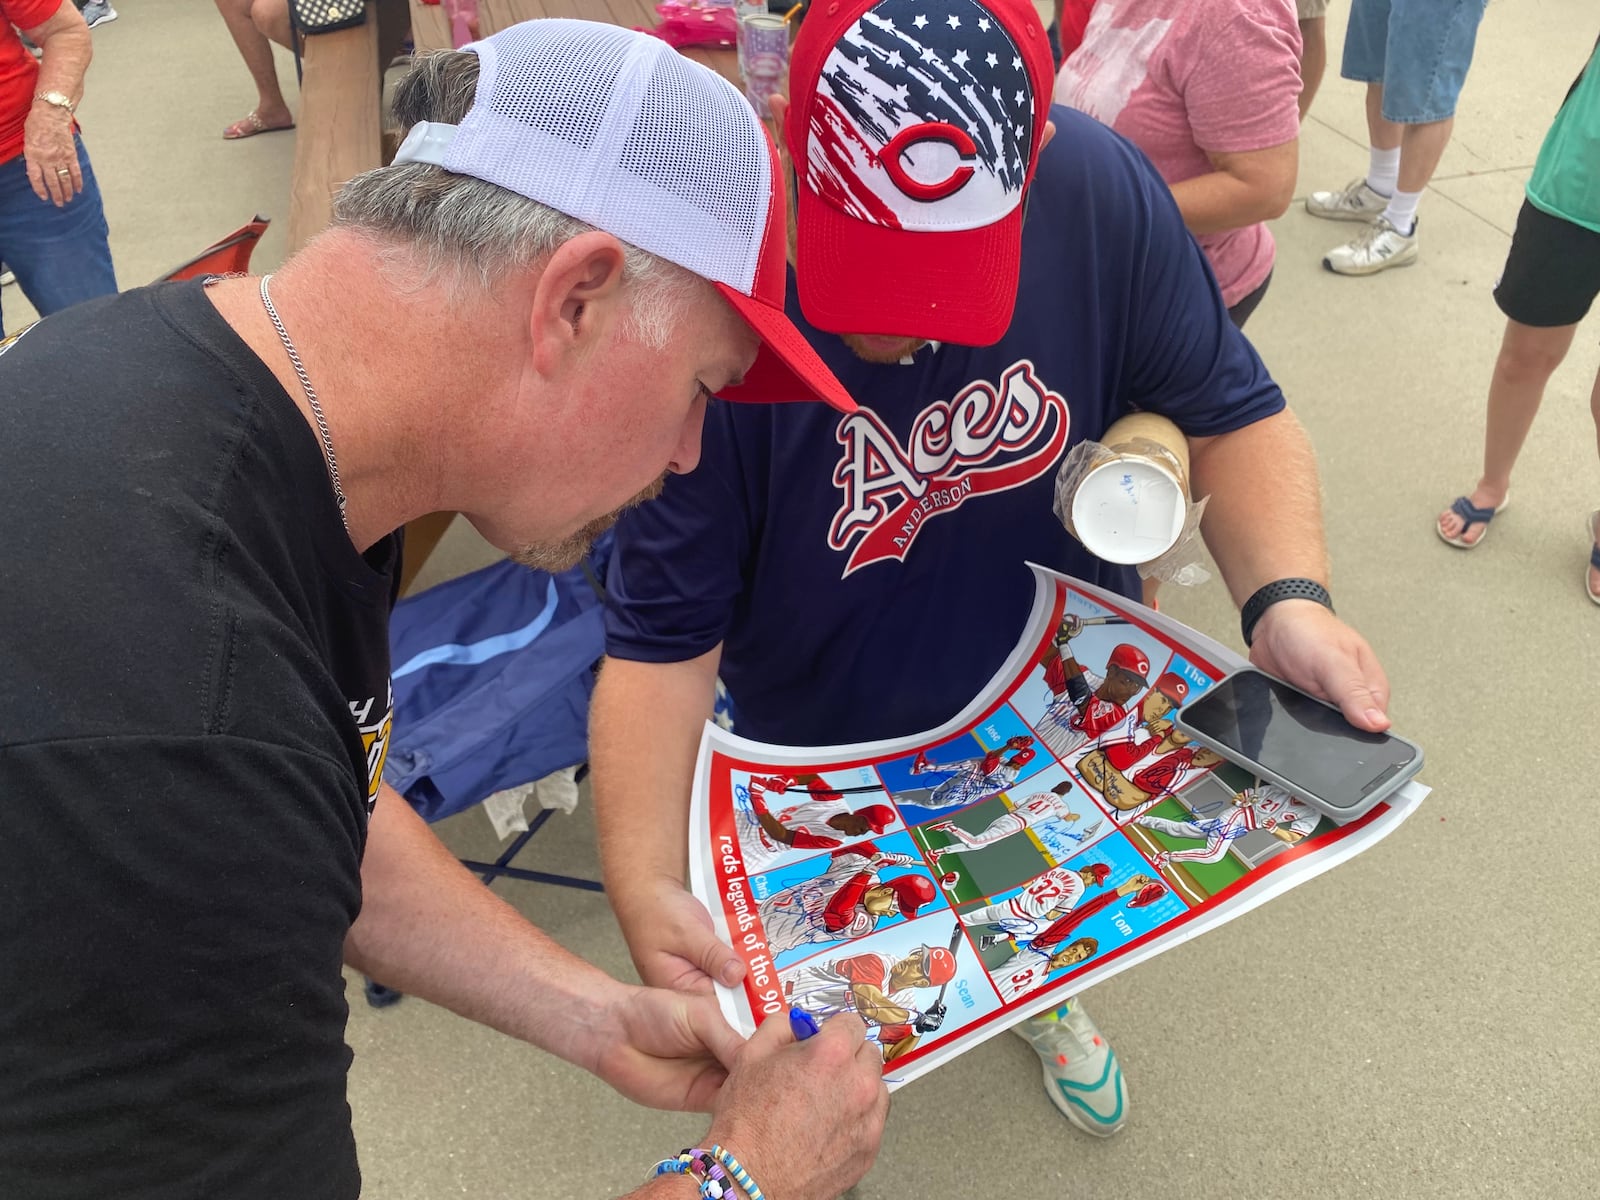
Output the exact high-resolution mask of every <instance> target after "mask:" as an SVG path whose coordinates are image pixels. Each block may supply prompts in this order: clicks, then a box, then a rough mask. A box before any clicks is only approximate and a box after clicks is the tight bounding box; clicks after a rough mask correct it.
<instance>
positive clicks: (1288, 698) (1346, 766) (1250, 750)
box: [1173, 667, 1422, 821]
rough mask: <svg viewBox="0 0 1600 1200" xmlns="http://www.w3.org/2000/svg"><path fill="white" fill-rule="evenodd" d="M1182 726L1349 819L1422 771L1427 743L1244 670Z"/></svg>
mask: <svg viewBox="0 0 1600 1200" xmlns="http://www.w3.org/2000/svg"><path fill="white" fill-rule="evenodd" d="M1173 720H1174V722H1175V723H1176V724H1177V726H1178V728H1179V729H1181V730H1182V731H1183V732H1184V733H1186V734H1188V735H1189V736H1190V737H1192V738H1193V739H1194V740H1195V741H1197V742H1199V743H1200V744H1201V745H1203V746H1209V747H1211V749H1213V750H1215V751H1216V752H1217V753H1218V754H1220V755H1222V756H1223V757H1224V758H1226V759H1228V760H1229V761H1230V762H1234V763H1237V764H1238V765H1239V766H1241V767H1245V768H1246V769H1248V770H1251V771H1254V772H1255V773H1256V774H1257V775H1259V776H1261V778H1262V779H1264V780H1266V781H1267V782H1268V783H1275V784H1277V785H1278V786H1279V787H1281V788H1283V789H1284V790H1285V791H1287V792H1290V793H1292V794H1293V795H1296V796H1299V797H1300V798H1301V799H1302V800H1304V801H1305V802H1306V803H1308V804H1310V805H1312V806H1313V807H1314V808H1317V809H1319V810H1320V811H1322V812H1324V813H1326V814H1327V815H1328V816H1330V817H1333V818H1334V819H1335V820H1339V821H1347V820H1349V819H1350V818H1352V817H1359V816H1360V815H1361V814H1362V813H1364V812H1366V811H1367V810H1368V809H1370V808H1372V807H1373V805H1375V804H1377V803H1379V802H1380V801H1382V800H1384V799H1385V798H1387V797H1388V796H1390V795H1391V794H1393V792H1394V791H1395V789H1396V788H1398V787H1399V786H1400V785H1401V784H1403V783H1404V782H1405V781H1406V780H1408V779H1410V778H1411V777H1412V776H1413V775H1415V774H1416V773H1417V772H1418V771H1419V770H1421V768H1422V747H1420V746H1418V745H1417V744H1416V743H1415V742H1408V741H1407V740H1406V739H1405V738H1402V737H1396V736H1395V735H1394V734H1392V733H1368V732H1366V731H1365V730H1362V729H1357V728H1356V727H1355V726H1354V725H1351V724H1350V723H1349V722H1348V721H1346V720H1345V719H1344V714H1343V713H1341V712H1340V711H1339V710H1338V709H1337V708H1334V707H1333V706H1332V705H1330V704H1324V703H1323V702H1322V701H1321V700H1318V699H1316V698H1315V697H1313V696H1308V695H1306V693H1304V692H1302V691H1301V690H1300V689H1299V688H1295V687H1291V686H1289V685H1288V684H1287V683H1284V682H1283V681H1282V680H1279V679H1274V678H1273V677H1272V676H1271V675H1268V674H1266V673H1265V672H1262V671H1258V670H1256V669H1255V668H1254V667H1242V668H1240V669H1239V670H1237V671H1235V672H1234V673H1233V674H1231V675H1229V676H1227V677H1226V678H1225V679H1222V680H1221V681H1219V682H1218V683H1215V684H1213V685H1212V686H1211V687H1210V688H1209V689H1207V690H1206V691H1205V692H1202V693H1201V694H1200V695H1199V696H1197V697H1196V698H1195V699H1193V700H1191V701H1190V702H1189V703H1188V704H1186V705H1184V706H1183V707H1182V708H1181V709H1179V710H1178V713H1177V715H1176V716H1175V717H1174V718H1173Z"/></svg>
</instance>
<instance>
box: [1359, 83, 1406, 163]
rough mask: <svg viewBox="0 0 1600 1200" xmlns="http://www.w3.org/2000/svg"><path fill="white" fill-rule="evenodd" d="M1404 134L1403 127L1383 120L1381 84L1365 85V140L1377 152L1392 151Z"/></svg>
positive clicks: (1404, 128)
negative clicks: (1375, 148) (1376, 149)
mask: <svg viewBox="0 0 1600 1200" xmlns="http://www.w3.org/2000/svg"><path fill="white" fill-rule="evenodd" d="M1405 132H1406V127H1405V126H1404V125H1396V124H1395V123H1394V122H1393V121H1385V120H1384V119H1383V84H1381V83H1369V84H1367V140H1368V141H1370V142H1371V143H1372V144H1373V145H1374V146H1376V147H1377V148H1378V149H1379V150H1394V149H1397V148H1398V147H1399V145H1400V141H1401V139H1402V138H1404V137H1405Z"/></svg>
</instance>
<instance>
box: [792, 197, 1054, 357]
mask: <svg viewBox="0 0 1600 1200" xmlns="http://www.w3.org/2000/svg"><path fill="white" fill-rule="evenodd" d="M799 192H800V197H799V199H800V204H799V214H798V219H797V222H796V223H797V226H798V229H797V249H796V255H795V257H796V276H797V278H798V282H799V289H800V308H801V311H802V312H804V313H805V315H806V320H808V321H810V322H811V323H812V324H813V325H815V326H816V327H817V328H818V329H826V330H828V331H829V332H830V333H860V334H869V335H871V334H877V335H880V336H886V337H913V338H925V339H927V340H928V341H933V342H953V343H955V344H957V345H961V346H992V345H993V344H994V343H995V342H998V341H999V340H1000V339H1001V338H1002V337H1003V336H1005V332H1006V330H1007V329H1008V328H1009V327H1010V325H1011V314H1012V311H1013V310H1014V309H1015V308H1016V304H1017V276H1018V275H1019V274H1020V271H1021V265H1022V215H1023V206H1022V205H1020V204H1019V205H1018V206H1017V207H1016V208H1015V209H1013V210H1012V211H1011V212H1010V213H1008V214H1007V215H1006V216H1005V217H1003V218H1001V219H1000V220H999V221H996V222H995V223H994V224H992V225H986V226H984V227H983V228H982V229H962V230H954V231H951V232H949V233H925V232H908V231H906V230H903V229H888V228H885V227H884V226H881V225H869V224H867V223H866V222H864V221H858V220H856V219H855V218H854V217H848V216H846V215H845V214H844V213H842V212H840V211H839V210H838V209H836V208H834V207H833V206H832V205H831V204H829V203H828V202H827V201H825V200H822V199H821V198H819V197H818V196H817V195H816V194H815V193H814V192H812V191H811V189H810V188H808V187H806V186H805V184H804V183H801V185H800V187H799Z"/></svg>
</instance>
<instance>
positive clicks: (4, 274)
mask: <svg viewBox="0 0 1600 1200" xmlns="http://www.w3.org/2000/svg"><path fill="white" fill-rule="evenodd" d="M16 281H17V277H16V276H15V275H13V274H12V273H11V272H10V271H4V270H0V287H10V286H11V285H12V284H13V283H15V282H16Z"/></svg>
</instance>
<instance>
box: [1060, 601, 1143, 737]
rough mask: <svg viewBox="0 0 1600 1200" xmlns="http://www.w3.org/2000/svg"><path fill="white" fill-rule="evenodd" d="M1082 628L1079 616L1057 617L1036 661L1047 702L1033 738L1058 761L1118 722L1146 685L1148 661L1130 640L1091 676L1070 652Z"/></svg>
mask: <svg viewBox="0 0 1600 1200" xmlns="http://www.w3.org/2000/svg"><path fill="white" fill-rule="evenodd" d="M1083 628H1084V619H1083V618H1082V617H1079V616H1074V615H1071V614H1069V615H1067V616H1065V617H1063V618H1062V619H1061V624H1060V626H1059V627H1058V628H1057V629H1056V634H1055V637H1054V638H1053V639H1052V640H1051V645H1050V648H1049V649H1048V650H1046V651H1045V655H1044V658H1043V660H1042V665H1043V667H1044V681H1045V685H1046V686H1047V687H1048V688H1049V689H1050V700H1049V702H1048V703H1047V704H1046V705H1045V710H1044V715H1043V716H1042V717H1040V718H1039V723H1038V729H1039V736H1040V737H1041V738H1043V739H1044V744H1045V745H1046V746H1048V747H1049V748H1050V752H1051V753H1052V754H1054V755H1055V756H1056V757H1057V758H1059V759H1061V760H1062V761H1063V762H1065V761H1066V760H1067V758H1068V757H1069V756H1071V755H1072V754H1074V753H1075V752H1076V751H1078V750H1081V749H1082V748H1083V747H1084V746H1085V745H1087V744H1088V743H1089V742H1090V741H1092V740H1093V739H1094V738H1097V737H1099V736H1100V735H1101V734H1102V733H1104V732H1106V730H1108V729H1112V728H1114V727H1115V726H1116V725H1117V724H1118V723H1119V722H1121V721H1122V720H1123V719H1124V718H1125V717H1126V716H1127V715H1128V704H1129V702H1130V701H1132V699H1133V698H1134V697H1135V696H1137V695H1138V694H1139V693H1140V692H1141V691H1143V690H1144V688H1145V686H1146V685H1147V684H1148V683H1149V681H1150V657H1149V655H1147V654H1146V653H1145V652H1144V651H1143V650H1141V649H1139V647H1138V646H1135V645H1133V644H1132V643H1131V642H1121V643H1119V644H1118V645H1116V646H1114V647H1112V649H1111V653H1110V654H1109V655H1107V656H1106V673H1105V674H1104V675H1103V676H1101V675H1094V674H1091V673H1090V672H1089V670H1088V669H1087V668H1085V667H1084V666H1083V665H1082V664H1081V663H1079V662H1078V660H1077V658H1076V657H1075V656H1074V655H1073V653H1072V648H1071V642H1072V639H1073V638H1075V637H1077V636H1078V635H1079V634H1080V633H1082V632H1083Z"/></svg>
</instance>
